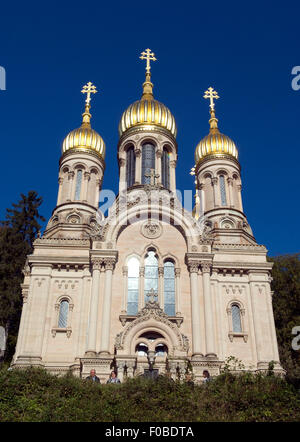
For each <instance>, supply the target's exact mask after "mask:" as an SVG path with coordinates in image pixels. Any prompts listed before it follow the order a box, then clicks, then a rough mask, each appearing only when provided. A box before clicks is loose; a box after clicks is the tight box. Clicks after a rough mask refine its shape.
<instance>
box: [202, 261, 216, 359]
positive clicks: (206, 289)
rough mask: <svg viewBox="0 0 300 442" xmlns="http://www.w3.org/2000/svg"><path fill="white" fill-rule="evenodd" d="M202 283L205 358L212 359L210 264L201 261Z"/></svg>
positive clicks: (213, 341) (212, 329)
mask: <svg viewBox="0 0 300 442" xmlns="http://www.w3.org/2000/svg"><path fill="white" fill-rule="evenodd" d="M201 267H202V281H203V296H204V317H205V342H206V357H214V358H216V357H217V355H216V353H215V329H214V318H213V311H212V299H211V296H212V294H211V288H210V269H211V263H209V262H205V261H202V262H201Z"/></svg>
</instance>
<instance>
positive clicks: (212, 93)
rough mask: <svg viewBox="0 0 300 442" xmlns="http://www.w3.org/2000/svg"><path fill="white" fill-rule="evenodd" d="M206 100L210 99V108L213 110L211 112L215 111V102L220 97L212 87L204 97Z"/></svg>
mask: <svg viewBox="0 0 300 442" xmlns="http://www.w3.org/2000/svg"><path fill="white" fill-rule="evenodd" d="M203 97H204V98H209V100H210V105H209V107H210V108H211V110H212V111H213V110H214V109H215V103H214V100H217V99H218V98H220V97H219V95H218V93H217V91H215V90H214V89H213V88H212V87H209V88H208V89H207V91H205V92H204V95H203Z"/></svg>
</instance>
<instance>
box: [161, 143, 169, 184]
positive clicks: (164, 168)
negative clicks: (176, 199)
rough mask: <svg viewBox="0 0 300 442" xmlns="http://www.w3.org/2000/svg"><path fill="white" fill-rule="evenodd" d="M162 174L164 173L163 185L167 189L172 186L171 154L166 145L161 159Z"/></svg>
mask: <svg viewBox="0 0 300 442" xmlns="http://www.w3.org/2000/svg"><path fill="white" fill-rule="evenodd" d="M161 175H162V185H163V186H164V187H166V189H169V188H170V156H169V152H168V151H167V149H166V148H165V147H164V150H163V155H162V159H161Z"/></svg>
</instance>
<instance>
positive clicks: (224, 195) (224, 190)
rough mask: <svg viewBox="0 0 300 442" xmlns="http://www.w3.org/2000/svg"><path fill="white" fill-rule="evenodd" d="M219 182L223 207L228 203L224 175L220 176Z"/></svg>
mask: <svg viewBox="0 0 300 442" xmlns="http://www.w3.org/2000/svg"><path fill="white" fill-rule="evenodd" d="M219 180H220V193H221V205H222V206H226V205H227V201H226V189H225V178H224V175H220V176H219Z"/></svg>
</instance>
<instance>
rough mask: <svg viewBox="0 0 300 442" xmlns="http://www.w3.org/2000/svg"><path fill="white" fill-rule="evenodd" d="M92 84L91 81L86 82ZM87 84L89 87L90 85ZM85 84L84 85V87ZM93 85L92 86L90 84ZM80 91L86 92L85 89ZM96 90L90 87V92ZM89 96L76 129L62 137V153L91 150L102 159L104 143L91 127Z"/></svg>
mask: <svg viewBox="0 0 300 442" xmlns="http://www.w3.org/2000/svg"><path fill="white" fill-rule="evenodd" d="M87 85H90V86H91V85H92V83H87ZM90 86H89V87H90ZM86 87H87V86H84V88H86ZM92 87H93V86H92ZM82 92H84V93H87V92H86V89H83V90H82ZM91 92H93V93H95V92H97V91H96V90H95V89H94V90H92V89H90V93H91ZM89 103H90V96H89V95H88V98H87V100H86V105H85V112H84V113H83V114H82V117H83V118H82V124H81V126H80V127H79V128H78V129H74V130H72V131H71V132H70V133H69V134H68V135H67V136H66V138H65V139H64V141H63V144H62V153H63V154H64V153H66V152H68V151H70V150H72V149H74V150H82V151H86V152H93V153H95V154H97V155H99V156H100V157H101V158H102V159H103V160H104V158H105V143H104V141H103V139H102V137H101V136H100V135H99V134H98V132H96V131H95V130H94V129H92V127H91V123H90V120H91V114H90V113H89V109H90V104H89Z"/></svg>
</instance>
